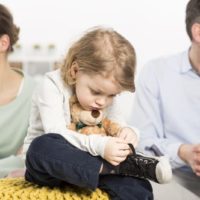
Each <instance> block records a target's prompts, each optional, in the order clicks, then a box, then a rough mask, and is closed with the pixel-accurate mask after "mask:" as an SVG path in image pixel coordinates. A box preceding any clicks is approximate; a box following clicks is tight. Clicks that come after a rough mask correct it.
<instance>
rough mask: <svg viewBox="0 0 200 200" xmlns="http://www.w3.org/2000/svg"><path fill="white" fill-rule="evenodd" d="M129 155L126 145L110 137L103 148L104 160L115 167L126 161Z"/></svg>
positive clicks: (120, 140)
mask: <svg viewBox="0 0 200 200" xmlns="http://www.w3.org/2000/svg"><path fill="white" fill-rule="evenodd" d="M129 153H130V148H129V146H128V143H127V142H126V141H125V140H123V139H121V138H117V137H111V138H110V139H109V140H108V142H107V143H106V146H105V151H104V159H105V160H107V161H108V162H109V163H110V164H112V165H114V166H117V165H119V164H120V163H121V162H122V161H124V160H125V159H126V157H127V156H128V154H129Z"/></svg>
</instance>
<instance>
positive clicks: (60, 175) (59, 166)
mask: <svg viewBox="0 0 200 200" xmlns="http://www.w3.org/2000/svg"><path fill="white" fill-rule="evenodd" d="M102 163H103V159H102V158H101V157H97V156H92V155H90V154H89V153H88V152H84V151H81V150H79V149H77V148H76V147H74V146H73V145H71V144H70V143H69V142H67V141H66V140H65V139H64V138H63V137H62V136H61V135H59V134H53V133H50V134H44V135H42V136H40V137H37V138H36V139H34V140H33V141H32V143H31V145H30V147H29V150H28V152H27V156H26V168H27V169H26V173H25V178H26V180H27V181H30V182H33V183H36V184H38V185H42V186H50V187H54V186H61V185H63V184H66V183H68V184H72V185H76V186H79V187H85V188H90V189H95V188H97V187H99V188H100V189H103V190H104V191H106V192H107V193H108V194H109V195H110V197H111V199H112V200H152V199H153V194H152V187H151V185H150V183H149V182H148V181H147V180H142V179H137V178H133V177H125V176H120V175H99V171H100V167H101V165H102Z"/></svg>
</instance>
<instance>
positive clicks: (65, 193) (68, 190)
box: [0, 178, 109, 200]
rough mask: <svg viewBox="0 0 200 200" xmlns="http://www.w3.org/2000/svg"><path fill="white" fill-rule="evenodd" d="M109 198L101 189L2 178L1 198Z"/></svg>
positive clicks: (32, 199) (0, 186)
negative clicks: (49, 185)
mask: <svg viewBox="0 0 200 200" xmlns="http://www.w3.org/2000/svg"><path fill="white" fill-rule="evenodd" d="M90 199H91V200H109V197H108V195H107V194H106V193H105V192H103V191H102V190H100V189H96V190H95V191H89V190H85V189H81V188H77V187H72V186H64V187H63V188H56V187H55V188H53V189H52V188H49V187H42V186H38V185H35V184H33V183H29V182H27V181H25V180H24V179H23V178H7V179H0V200H90Z"/></svg>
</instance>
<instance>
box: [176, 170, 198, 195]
mask: <svg viewBox="0 0 200 200" xmlns="http://www.w3.org/2000/svg"><path fill="white" fill-rule="evenodd" d="M174 179H175V180H176V181H177V183H179V184H181V185H182V186H183V187H184V188H186V189H188V190H190V191H191V192H192V193H194V194H195V195H197V196H198V197H200V177H198V176H196V175H195V174H194V173H193V172H192V170H190V169H189V168H181V169H176V170H174Z"/></svg>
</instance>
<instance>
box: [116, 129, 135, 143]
mask: <svg viewBox="0 0 200 200" xmlns="http://www.w3.org/2000/svg"><path fill="white" fill-rule="evenodd" d="M117 137H118V138H121V139H123V140H125V141H126V142H127V143H131V144H132V145H133V146H134V147H136V146H137V144H138V136H137V134H136V133H135V132H134V131H133V130H132V129H131V128H128V127H125V128H122V129H121V130H120V131H119V133H118V134H117Z"/></svg>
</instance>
